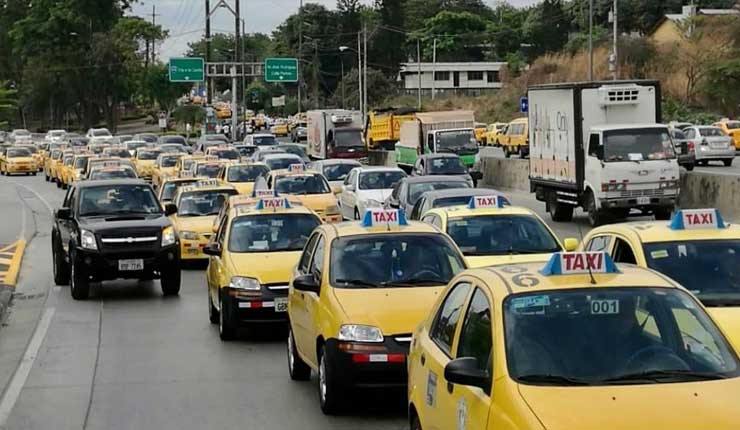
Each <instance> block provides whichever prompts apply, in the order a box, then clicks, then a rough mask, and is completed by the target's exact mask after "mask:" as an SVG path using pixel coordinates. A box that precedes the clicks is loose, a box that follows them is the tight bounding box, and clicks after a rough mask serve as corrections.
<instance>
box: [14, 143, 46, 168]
mask: <svg viewBox="0 0 740 430" xmlns="http://www.w3.org/2000/svg"><path fill="white" fill-rule="evenodd" d="M14 146H16V147H18V148H26V149H28V152H30V153H31V157H32V158H33V161H34V162H35V163H36V168H37V169H38V170H37V171H38V172H40V171H41V170H43V168H44V154H42V152H41V151H40V150H39V148H38V147H37V146H36V145H14Z"/></svg>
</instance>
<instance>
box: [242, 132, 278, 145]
mask: <svg viewBox="0 0 740 430" xmlns="http://www.w3.org/2000/svg"><path fill="white" fill-rule="evenodd" d="M243 143H244V144H245V145H253V146H269V145H277V144H278V141H277V139H276V138H275V135H274V134H270V133H255V134H248V135H247V136H245V137H244V142H243Z"/></svg>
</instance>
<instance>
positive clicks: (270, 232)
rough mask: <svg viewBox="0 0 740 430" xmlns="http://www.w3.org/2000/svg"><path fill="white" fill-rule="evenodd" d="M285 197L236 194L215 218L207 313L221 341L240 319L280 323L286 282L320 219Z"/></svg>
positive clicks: (233, 333)
mask: <svg viewBox="0 0 740 430" xmlns="http://www.w3.org/2000/svg"><path fill="white" fill-rule="evenodd" d="M296 203H297V202H296V201H295V200H293V202H291V201H290V200H289V199H288V198H286V197H273V196H269V197H263V198H253V197H252V196H251V195H250V196H244V195H241V196H236V197H231V198H230V199H229V204H228V207H227V208H226V209H225V210H224V211H223V212H222V214H223V216H221V217H220V219H219V220H217V223H218V224H217V227H216V235H215V236H214V238H213V240H212V241H211V243H210V244H209V245H208V246H207V247H206V248H205V249H204V252H205V253H206V254H208V255H210V257H209V261H208V270H207V271H206V282H207V285H208V310H209V312H208V315H209V318H210V320H211V322H212V323H214V324H216V323H217V324H218V325H219V335H220V337H221V339H222V340H231V339H233V338H234V337H235V336H236V334H237V333H236V332H237V329H238V328H239V326H240V325H242V324H244V323H269V322H284V321H286V319H287V316H286V315H287V310H288V298H287V295H288V283H289V282H290V278H291V276H292V274H293V268H294V267H295V265H296V264H297V263H298V258H299V257H300V256H301V251H302V250H303V247H304V246H305V244H306V241H308V237H309V236H310V235H311V232H312V231H313V230H314V229H315V228H316V227H318V226H319V225H320V224H321V219H320V218H319V217H318V216H317V215H316V214H315V213H314V212H313V211H311V210H310V209H308V208H306V207H303V206H300V205H297V204H296Z"/></svg>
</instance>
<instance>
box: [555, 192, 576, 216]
mask: <svg viewBox="0 0 740 430" xmlns="http://www.w3.org/2000/svg"><path fill="white" fill-rule="evenodd" d="M549 203H550V205H549V206H550V218H552V220H553V221H556V222H570V221H571V220H573V206H571V205H569V204H565V203H560V202H559V201H558V198H557V195H556V194H555V193H551V194H550V202H549Z"/></svg>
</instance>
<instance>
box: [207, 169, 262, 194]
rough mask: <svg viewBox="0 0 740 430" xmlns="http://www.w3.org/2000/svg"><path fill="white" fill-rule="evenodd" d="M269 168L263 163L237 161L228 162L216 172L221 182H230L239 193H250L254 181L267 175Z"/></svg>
mask: <svg viewBox="0 0 740 430" xmlns="http://www.w3.org/2000/svg"><path fill="white" fill-rule="evenodd" d="M269 172H270V168H269V167H267V165H266V164H264V163H238V164H230V165H228V166H226V167H225V168H224V169H221V172H220V173H219V174H218V179H219V180H220V181H221V182H224V183H227V184H231V185H233V186H234V188H236V189H237V191H239V194H252V191H253V190H254V183H255V181H256V180H257V179H258V178H260V177H264V176H267V174H268V173H269Z"/></svg>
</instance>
